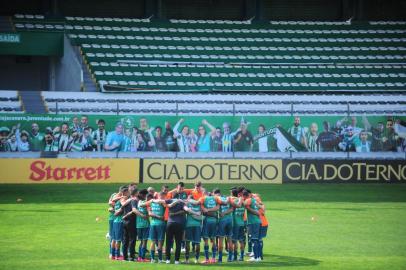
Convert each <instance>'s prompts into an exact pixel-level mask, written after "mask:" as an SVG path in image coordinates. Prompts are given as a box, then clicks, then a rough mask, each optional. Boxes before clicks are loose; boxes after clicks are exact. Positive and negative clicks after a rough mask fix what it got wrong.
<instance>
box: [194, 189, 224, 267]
mask: <svg viewBox="0 0 406 270" xmlns="http://www.w3.org/2000/svg"><path fill="white" fill-rule="evenodd" d="M214 191H216V190H214ZM199 201H200V205H201V207H202V212H203V213H204V215H205V217H204V219H203V229H202V237H203V240H204V255H205V257H206V260H205V261H203V263H204V264H207V263H214V262H216V252H217V245H216V241H215V240H216V236H217V219H218V212H217V211H218V210H219V208H220V205H218V204H217V201H216V198H215V197H214V196H213V195H212V194H209V193H207V195H206V196H203V197H201V198H200V199H199ZM209 239H210V242H211V244H212V259H210V260H209Z"/></svg>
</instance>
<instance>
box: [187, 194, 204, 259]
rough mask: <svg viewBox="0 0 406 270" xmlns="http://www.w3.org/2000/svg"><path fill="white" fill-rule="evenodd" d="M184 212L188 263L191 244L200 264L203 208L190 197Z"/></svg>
mask: <svg viewBox="0 0 406 270" xmlns="http://www.w3.org/2000/svg"><path fill="white" fill-rule="evenodd" d="M184 210H185V211H186V213H187V218H186V230H185V231H186V232H185V239H186V252H185V258H186V263H189V254H190V243H192V244H193V245H194V246H195V263H198V261H199V256H200V238H201V232H202V219H203V217H202V212H201V211H202V208H201V205H200V203H199V201H196V200H193V196H192V195H189V197H188V201H187V205H185V207H184Z"/></svg>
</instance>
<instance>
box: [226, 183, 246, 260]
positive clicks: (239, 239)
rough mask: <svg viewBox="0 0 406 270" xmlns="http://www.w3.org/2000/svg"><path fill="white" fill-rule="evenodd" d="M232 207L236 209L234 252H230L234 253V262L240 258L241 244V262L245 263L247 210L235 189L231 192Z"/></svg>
mask: <svg viewBox="0 0 406 270" xmlns="http://www.w3.org/2000/svg"><path fill="white" fill-rule="evenodd" d="M230 203H231V205H232V206H233V207H234V212H233V238H232V239H233V250H229V252H232V251H233V252H234V261H236V260H237V257H238V243H239V244H240V258H239V259H238V260H239V261H244V249H245V221H244V214H245V208H244V205H243V204H242V203H243V200H242V197H239V196H238V189H236V188H234V189H232V190H231V202H230Z"/></svg>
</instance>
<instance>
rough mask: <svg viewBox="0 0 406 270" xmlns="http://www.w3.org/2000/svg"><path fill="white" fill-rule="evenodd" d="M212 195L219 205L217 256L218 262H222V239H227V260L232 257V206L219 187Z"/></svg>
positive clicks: (229, 260) (230, 259)
mask: <svg viewBox="0 0 406 270" xmlns="http://www.w3.org/2000/svg"><path fill="white" fill-rule="evenodd" d="M214 195H215V196H216V202H217V204H218V205H220V208H219V222H218V230H217V237H218V251H219V258H218V262H219V263H221V262H223V243H224V239H226V240H227V246H228V250H229V252H228V259H227V262H231V261H232V259H233V253H232V252H231V250H232V240H231V236H232V234H233V215H232V213H233V210H234V209H233V207H232V206H231V204H230V202H229V201H230V198H229V197H226V196H224V195H222V194H221V192H220V190H219V189H216V190H214Z"/></svg>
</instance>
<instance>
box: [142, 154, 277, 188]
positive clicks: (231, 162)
mask: <svg viewBox="0 0 406 270" xmlns="http://www.w3.org/2000/svg"><path fill="white" fill-rule="evenodd" d="M142 178H143V182H144V183H177V182H179V181H183V182H185V183H195V182H197V181H202V182H207V183H235V184H247V183H266V184H281V183H282V160H272V159H263V160H255V159H251V160H250V159H144V160H143V177H142Z"/></svg>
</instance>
